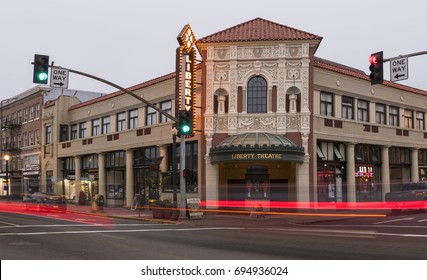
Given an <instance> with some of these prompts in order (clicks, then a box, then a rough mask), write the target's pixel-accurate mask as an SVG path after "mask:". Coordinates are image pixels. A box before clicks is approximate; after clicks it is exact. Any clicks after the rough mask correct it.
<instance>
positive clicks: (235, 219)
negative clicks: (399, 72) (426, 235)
mask: <svg viewBox="0 0 427 280" xmlns="http://www.w3.org/2000/svg"><path fill="white" fill-rule="evenodd" d="M67 207H68V209H67V211H69V212H77V213H85V214H88V215H100V216H106V217H110V218H120V219H134V220H143V221H150V222H157V223H172V224H187V225H194V226H251V225H263V226H279V225H289V224H293V225H295V224H310V223H320V222H327V221H336V220H345V219H354V218H365V217H366V218H369V217H371V218H372V217H377V218H378V217H385V216H386V215H387V214H388V213H387V212H386V211H357V212H355V211H330V212H329V213H328V212H314V211H311V212H307V211H306V212H290V211H288V212H269V213H267V214H259V213H238V212H236V213H224V212H215V211H206V212H204V213H203V218H202V219H195V220H190V219H188V218H187V217H185V218H184V219H179V220H178V221H174V220H170V219H154V218H153V214H152V211H151V210H149V209H136V210H131V209H129V208H127V207H103V209H102V210H101V211H96V210H97V209H96V208H97V207H94V206H92V205H83V206H82V205H77V204H68V205H67Z"/></svg>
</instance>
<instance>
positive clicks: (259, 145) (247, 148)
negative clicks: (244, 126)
mask: <svg viewBox="0 0 427 280" xmlns="http://www.w3.org/2000/svg"><path fill="white" fill-rule="evenodd" d="M209 154H210V156H211V162H212V163H218V162H228V161H292V162H299V163H302V162H304V155H305V153H304V147H301V146H298V145H296V144H294V143H293V142H292V141H291V140H289V139H288V138H286V137H284V136H282V135H276V134H272V133H265V132H250V133H244V134H238V135H233V136H230V137H228V138H226V139H225V140H223V141H222V142H221V143H219V144H218V145H216V146H215V147H212V148H211V149H210V153H209Z"/></svg>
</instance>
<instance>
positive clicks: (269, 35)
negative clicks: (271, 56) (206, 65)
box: [197, 18, 322, 43]
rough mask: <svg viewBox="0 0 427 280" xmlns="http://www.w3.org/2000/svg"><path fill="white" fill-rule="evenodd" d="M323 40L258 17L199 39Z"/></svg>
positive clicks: (232, 40)
mask: <svg viewBox="0 0 427 280" xmlns="http://www.w3.org/2000/svg"><path fill="white" fill-rule="evenodd" d="M287 40H322V37H320V36H318V35H314V34H311V33H308V32H304V31H301V30H298V29H295V28H291V27H289V26H286V25H282V24H278V23H275V22H272V21H268V20H265V19H262V18H256V19H253V20H250V21H247V22H244V23H241V24H238V25H236V26H233V27H230V28H227V29H225V30H222V31H219V32H216V33H214V34H212V35H209V36H206V37H203V38H201V39H199V40H198V41H197V42H198V43H222V42H253V41H287Z"/></svg>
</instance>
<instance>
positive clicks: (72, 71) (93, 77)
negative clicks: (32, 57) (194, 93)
mask: <svg viewBox="0 0 427 280" xmlns="http://www.w3.org/2000/svg"><path fill="white" fill-rule="evenodd" d="M49 68H53V69H65V70H68V71H69V72H71V73H74V74H77V75H81V76H85V77H88V78H91V79H94V80H97V81H99V82H101V83H104V84H107V85H110V86H112V87H114V88H116V89H118V90H121V91H123V92H124V93H127V94H129V95H131V96H133V97H135V98H136V99H138V100H139V101H141V102H142V103H144V104H146V105H147V106H149V107H151V108H153V109H154V110H156V111H157V112H159V113H160V114H163V115H165V116H166V117H168V118H169V119H171V120H173V121H174V122H177V121H178V120H177V118H176V117H174V116H172V115H171V114H169V113H167V112H165V111H163V110H162V109H160V108H158V107H157V106H156V105H154V104H153V103H151V102H149V101H147V100H145V99H144V98H142V97H141V96H139V95H137V94H135V93H134V92H132V91H130V90H127V89H125V88H124V87H121V86H119V85H117V84H115V83H112V82H110V81H107V80H105V79H102V78H99V77H96V76H94V75H91V74H88V73H84V72H81V71H77V70H73V69H69V68H64V67H60V66H54V65H49Z"/></svg>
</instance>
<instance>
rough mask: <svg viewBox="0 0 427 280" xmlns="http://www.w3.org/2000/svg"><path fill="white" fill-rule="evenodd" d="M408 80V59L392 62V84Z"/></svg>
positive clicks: (400, 58)
mask: <svg viewBox="0 0 427 280" xmlns="http://www.w3.org/2000/svg"><path fill="white" fill-rule="evenodd" d="M406 79H408V57H407V56H405V57H399V58H397V59H394V60H390V80H391V81H392V82H396V81H400V80H406Z"/></svg>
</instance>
